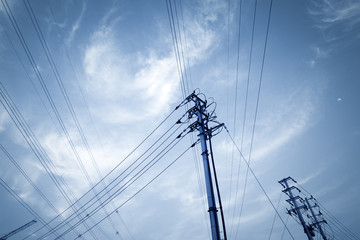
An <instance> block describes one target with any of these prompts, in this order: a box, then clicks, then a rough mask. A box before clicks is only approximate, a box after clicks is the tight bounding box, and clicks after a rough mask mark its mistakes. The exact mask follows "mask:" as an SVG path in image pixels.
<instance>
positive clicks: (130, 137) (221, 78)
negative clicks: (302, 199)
mask: <svg viewBox="0 0 360 240" xmlns="http://www.w3.org/2000/svg"><path fill="white" fill-rule="evenodd" d="M7 3H8V7H9V9H10V10H11V12H12V14H13V16H14V18H15V20H16V22H17V25H18V27H19V29H20V31H21V34H22V36H23V41H24V42H23V43H26V46H27V48H28V51H29V52H26V51H25V50H24V47H23V46H22V44H21V41H20V38H19V36H18V35H17V33H16V31H15V30H14V27H13V26H12V24H11V21H10V18H9V16H8V15H7V12H6V10H5V7H4V4H5V6H6V2H5V0H3V1H2V3H1V4H0V23H1V28H0V39H1V41H0V76H1V78H0V82H1V84H2V88H1V91H2V94H3V95H4V92H5V91H6V92H7V93H8V97H10V98H11V99H12V101H13V102H14V104H15V105H14V106H16V108H17V109H18V111H19V113H21V115H22V117H23V120H24V121H25V122H26V124H28V126H29V128H28V129H31V131H32V132H33V136H35V137H36V139H37V141H38V143H39V144H38V145H37V147H35V148H37V149H42V150H43V151H44V152H46V154H47V156H48V158H47V159H50V160H51V163H52V164H53V166H55V168H56V169H57V173H56V176H61V177H62V178H63V180H64V181H65V182H66V183H67V185H68V186H69V188H68V190H66V191H67V193H69V189H71V191H72V192H73V194H74V198H72V197H71V196H70V199H72V201H75V199H77V198H79V197H80V196H82V195H83V194H84V193H85V192H86V191H88V190H89V189H90V188H91V184H96V183H97V182H98V181H99V179H100V178H101V177H102V176H105V175H106V174H107V173H108V172H109V171H110V170H111V169H113V168H114V167H115V166H116V165H117V164H118V163H119V162H120V161H121V160H122V159H124V158H125V157H126V156H127V154H129V153H130V152H131V151H132V149H134V147H135V146H137V144H139V143H140V142H141V141H142V139H144V138H145V137H146V136H147V135H148V134H149V133H150V132H151V131H152V130H153V129H155V128H156V126H157V125H158V124H159V123H160V122H161V121H162V120H163V119H164V118H165V117H166V116H168V114H169V113H170V112H171V111H172V110H173V109H174V108H175V107H176V106H177V105H178V104H179V103H180V102H181V101H182V100H183V97H184V96H183V95H184V94H185V95H188V94H190V93H191V92H192V91H193V90H194V89H197V88H199V89H200V91H201V92H202V93H204V94H205V95H206V96H207V98H208V99H209V101H212V100H211V98H213V99H214V101H215V102H216V103H217V107H216V115H217V117H218V121H219V122H224V123H225V124H226V126H227V128H228V129H229V132H230V133H231V134H232V136H233V137H234V139H235V142H236V143H237V145H238V146H241V150H242V152H243V155H244V156H245V158H247V160H248V159H249V156H250V160H251V167H252V169H253V171H254V172H255V174H256V176H257V178H258V179H259V181H260V182H261V183H262V186H263V187H264V189H265V190H266V192H267V194H268V196H269V197H270V199H271V201H272V202H273V204H274V205H275V206H276V205H277V203H278V201H279V197H280V195H281V190H282V187H281V185H280V184H278V181H279V180H281V179H282V178H284V177H287V176H292V177H293V178H294V179H296V180H297V181H298V183H300V185H301V186H303V187H304V188H305V189H306V190H307V191H309V192H310V193H311V194H312V195H313V196H314V197H315V198H317V200H318V201H319V202H320V203H321V204H322V205H323V206H324V207H326V209H327V210H328V211H329V212H331V214H333V215H334V216H336V218H337V219H338V220H340V221H341V222H342V223H343V224H344V225H345V226H346V227H347V228H348V229H350V230H351V231H352V232H353V233H354V234H356V235H357V236H360V231H359V229H358V222H359V219H358V215H359V214H360V208H359V205H358V199H359V197H360V195H359V191H358V190H359V186H360V180H359V178H358V170H359V168H360V165H359V157H360V149H359V146H358V144H359V142H360V124H359V123H360V113H359V111H358V109H359V103H360V99H359V94H358V92H359V90H360V83H359V76H360V70H359V69H360V68H359V62H360V61H359V60H360V59H359V53H360V44H359V38H360V34H359V32H360V31H359V29H360V3H359V2H358V1H356V0H343V1H335V0H320V1H312V0H307V1H280V0H274V1H273V3H272V11H271V17H270V25H269V32H268V36H267V42H266V52H265V58H264V65H263V71H261V69H262V60H263V53H264V44H265V39H266V30H267V20H268V14H269V8H270V1H263V0H261V1H257V5H256V15H255V18H254V9H255V2H254V1H242V2H241V25H240V34H239V12H240V1H232V0H230V1H220V0H219V1H217V0H207V1H171V4H172V5H171V6H172V9H173V11H174V14H175V4H176V11H177V13H178V20H179V27H178V28H177V34H178V37H181V39H182V42H181V43H182V44H181V46H180V47H182V48H181V49H182V51H181V56H182V57H183V59H184V62H182V66H185V70H186V72H185V71H183V72H182V74H183V76H185V74H186V78H185V84H186V85H187V86H188V87H187V89H186V91H185V92H184V91H182V88H181V80H180V77H179V71H178V66H179V65H178V64H177V61H176V55H175V52H174V45H173V39H172V32H171V28H170V22H169V16H168V12H167V2H166V1H101V3H100V2H95V1H61V2H60V1H45V0H39V1H24V2H23V1H7ZM8 7H6V9H7V10H8V11H9V9H8ZM27 10H29V11H27ZM31 11H32V12H33V14H34V15H31V14H30V13H31ZM34 16H35V17H36V21H37V23H38V28H37V27H36V28H35V26H37V25H36V24H35V22H36V21H35V18H34ZM174 16H175V15H174ZM253 19H255V25H253ZM32 21H34V24H33V22H32ZM253 26H254V27H253ZM253 29H254V32H252V30H253ZM40 31H41V34H40V36H42V37H40V38H39V36H38V35H37V32H38V33H40ZM179 31H180V32H179ZM18 33H19V32H18ZM179 34H180V35H179ZM239 36H240V40H239ZM43 39H44V40H45V42H43V45H42V44H41V42H40V41H42V40H43ZM238 43H240V45H239V46H240V47H239V48H238ZM45 45H46V47H44V46H45ZM46 49H48V50H46ZM238 50H239V51H238ZM29 53H30V54H29ZM238 53H239V55H238ZM250 53H251V54H250ZM30 55H31V57H30V58H31V59H33V60H31V61H33V65H31V63H30V60H29V56H30ZM50 55H51V59H52V60H51V61H48V57H49V56H50ZM52 63H54V64H52ZM34 68H35V70H36V71H34ZM261 73H262V74H261ZM39 76H40V77H39ZM260 82H261V88H260V90H261V91H260V95H259V101H258V107H256V106H257V99H258V89H259V83H260ZM247 83H249V85H247ZM247 89H248V91H246V90H247ZM64 93H66V94H64ZM3 95H0V100H1V101H2V105H0V144H1V145H2V149H5V150H6V152H7V153H8V154H9V155H11V156H12V158H13V160H14V161H15V162H16V163H17V164H18V166H19V167H20V168H21V169H23V170H24V172H25V174H26V175H27V176H28V177H29V179H31V181H32V182H33V183H34V185H35V186H37V187H38V189H40V191H41V192H42V193H43V194H44V195H45V196H46V197H47V199H48V200H49V202H51V204H53V206H54V208H52V207H51V206H49V204H48V203H46V201H45V200H44V199H43V198H42V197H41V196H40V195H39V193H38V191H36V190H35V189H34V188H33V186H32V185H31V184H30V183H29V181H28V180H27V179H26V178H25V177H24V176H23V174H21V172H20V171H19V169H18V168H16V167H15V165H14V163H12V162H11V160H10V159H9V156H7V155H6V154H5V152H4V151H3V150H1V151H0V159H1V160H0V163H1V167H0V177H1V179H2V180H3V181H4V182H5V183H6V184H7V185H8V186H9V187H10V188H11V189H13V191H14V192H16V194H18V195H19V196H20V197H21V199H22V200H23V201H24V202H26V204H28V206H30V207H31V208H32V209H33V210H34V211H35V212H36V213H37V214H38V215H39V216H41V217H42V218H43V219H44V221H49V220H51V219H52V218H53V217H54V216H56V211H58V212H61V211H63V210H64V209H66V208H67V207H68V206H69V203H68V202H67V201H66V200H65V198H64V197H63V196H62V195H61V193H60V192H59V191H58V189H57V188H56V186H55V184H54V183H53V181H52V180H51V179H50V177H49V175H48V174H47V172H46V170H45V169H44V167H43V166H42V164H41V163H40V161H39V159H38V158H37V156H36V155H35V153H34V151H33V150H32V149H31V148H30V146H29V144H28V143H27V141H26V138H25V137H24V136H23V135H22V134H21V132H20V131H19V129H18V128H17V126H16V124H15V123H16V121H17V120H16V119H13V118H12V117H14V116H13V115H11V114H10V115H9V113H8V112H7V111H6V106H7V102H6V101H5V98H4V96H3ZM235 96H237V97H235ZM246 96H247V97H246ZM245 99H247V101H245ZM245 109H246V112H245ZM256 109H257V110H256ZM184 113H185V108H184V107H182V108H180V109H179V110H177V111H176V113H175V115H172V117H171V118H170V119H169V120H168V121H167V122H166V123H165V125H164V126H163V127H162V128H160V129H159V131H158V132H156V133H155V135H154V136H152V137H151V138H150V139H149V140H148V141H147V142H146V143H145V145H144V146H142V147H141V148H140V149H138V150H137V151H136V152H135V153H134V155H132V157H131V158H129V159H127V160H126V161H125V162H124V164H123V165H121V167H120V168H119V169H117V171H115V172H114V173H113V175H110V177H109V179H113V178H115V176H117V175H118V174H120V172H121V171H123V170H124V169H125V168H126V166H129V165H130V163H132V162H133V161H135V159H136V157H139V156H141V153H142V152H144V151H145V149H146V147H148V146H150V145H151V144H152V143H153V142H155V141H156V140H157V139H158V138H159V137H160V136H161V134H162V133H163V132H164V131H165V130H166V129H167V128H168V127H169V126H170V125H171V124H172V123H174V122H175V121H176V120H177V119H178V118H180V117H181V116H182V115H183V114H184ZM255 115H256V122H255V128H254V119H255ZM64 129H65V130H64ZM253 129H255V131H254V135H252V133H253ZM180 130H182V129H180ZM25 136H26V134H25ZM31 139H34V138H31ZM28 140H29V139H28ZM191 143H192V138H190V137H188V136H186V137H185V138H184V140H182V141H181V142H180V143H179V144H178V145H176V147H174V149H173V150H172V151H171V152H169V153H168V154H167V155H166V156H165V157H164V159H162V160H161V161H159V163H157V164H156V165H154V167H153V168H151V169H150V170H149V171H148V172H147V173H146V174H144V175H143V176H142V178H140V179H139V181H137V182H135V183H134V184H132V185H131V187H129V188H128V189H126V191H124V192H122V193H121V194H120V195H119V196H118V197H116V198H115V199H114V200H113V201H112V202H111V203H110V204H108V205H107V206H106V208H105V209H106V210H105V211H107V212H111V211H113V210H114V209H115V208H116V207H118V206H120V205H122V204H123V203H124V202H125V201H126V200H127V199H129V197H130V196H132V195H133V194H134V193H135V192H137V191H138V190H139V189H141V187H142V186H144V185H145V184H146V183H147V182H149V181H150V180H151V179H152V178H153V177H154V176H156V175H157V174H158V173H159V172H160V171H161V170H163V169H164V168H165V167H166V166H167V165H168V164H169V163H170V162H171V161H173V160H174V159H176V157H177V156H179V154H181V152H182V151H184V150H185V149H186V148H188V147H189V146H190V145H191ZM213 145H214V154H215V161H216V166H217V172H218V178H219V183H220V188H221V194H222V199H223V204H224V212H225V220H226V223H227V230H228V237H229V239H240V237H241V238H244V239H245V238H246V239H269V238H270V231H271V226H272V221H273V219H274V215H275V211H274V209H273V208H272V207H271V205H270V203H269V201H268V199H267V198H266V197H265V195H264V193H263V192H262V191H261V189H260V187H259V185H258V183H257V182H256V181H255V179H254V177H253V176H252V175H251V174H249V176H248V180H247V185H246V191H245V197H243V194H244V184H245V181H246V180H245V178H246V166H245V164H244V162H242V163H241V164H240V162H241V159H240V156H239V153H238V152H237V151H236V150H234V146H233V144H232V142H231V141H230V139H229V137H228V135H227V133H226V131H224V130H223V131H222V132H221V133H220V134H218V135H217V136H215V137H214V139H213ZM39 146H41V147H39ZM197 147H199V146H197ZM193 153H194V154H195V156H197V157H194V155H193ZM201 164H202V163H201V161H200V149H199V148H197V150H196V151H195V152H191V151H189V152H186V154H185V155H184V156H183V157H181V158H180V159H179V160H178V161H177V162H176V163H175V164H174V165H172V166H171V167H170V168H169V169H168V170H166V171H165V172H164V173H163V174H162V175H161V176H159V178H157V179H156V180H155V181H154V182H152V184H150V185H149V186H148V187H147V188H145V190H144V191H142V192H141V193H139V194H138V195H136V196H135V197H134V198H132V199H131V200H130V201H129V202H127V203H126V204H125V205H123V206H122V207H121V208H119V210H118V212H117V213H114V214H113V215H112V216H111V217H110V219H111V220H108V219H106V220H105V221H104V222H102V223H100V224H99V226H98V227H95V228H94V231H93V234H94V235H95V236H96V237H97V238H98V239H107V238H109V236H110V239H116V238H119V239H184V238H189V239H207V238H209V237H210V235H209V234H210V232H209V220H208V217H207V206H206V198H205V195H204V185H203V184H204V183H203V170H202V165H201ZM82 168H83V169H85V170H86V173H84V172H83V171H82ZM86 175H87V176H88V178H89V179H90V181H88V180H87V177H86ZM109 179H108V180H106V181H105V184H109V183H110V180H109ZM61 185H63V184H61ZM102 186H103V185H99V186H97V188H96V189H97V190H98V191H100V190H101V189H102ZM0 192H1V194H0V201H1V203H2V204H1V207H0V211H1V218H0V234H5V233H7V232H10V231H11V230H13V229H15V228H17V227H19V226H21V225H23V224H25V223H26V222H29V221H31V220H32V219H34V218H35V217H34V216H33V215H31V214H30V213H29V212H28V211H27V210H26V209H25V208H24V207H23V206H22V205H21V204H20V203H19V202H18V201H16V200H15V199H14V198H13V197H12V196H11V195H10V194H9V193H8V192H7V191H6V190H5V189H4V188H3V187H1V188H0ZM303 193H304V191H303V192H302V194H303ZM91 194H94V193H93V192H92V193H90V195H91ZM91 196H92V195H91ZM86 198H88V196H87V197H86ZM243 200H244V202H243V209H242V211H240V206H241V203H242V201H243ZM84 202H85V200H84V201H83V202H82V201H80V205H79V206H81V204H83V203H84ZM285 208H289V206H288V204H287V203H286V202H285V195H284V194H282V197H281V200H280V204H279V207H278V211H279V213H280V216H281V217H282V218H283V220H284V221H286V218H287V215H286V214H285ZM105 211H99V212H98V213H97V214H95V215H94V216H93V217H92V218H91V220H87V221H86V223H87V224H88V226H90V227H91V226H93V225H94V224H95V223H97V222H98V221H100V219H101V218H102V217H103V216H105V214H106V212H105ZM240 212H241V213H240ZM70 214H71V212H70V211H68V212H66V213H65V214H64V217H67V216H69V215H70ZM56 221H57V222H56V223H58V222H59V221H58V220H56ZM52 224H53V225H51V226H55V225H56V224H55V223H52ZM329 225H331V224H329ZM41 226H42V225H41V223H40V222H38V223H36V224H35V225H33V226H31V227H29V228H28V229H26V230H24V231H22V232H21V233H18V235H17V237H16V238H15V237H14V239H22V238H24V237H26V236H27V235H28V234H30V233H32V232H33V231H35V230H36V229H38V228H40V227H41ZM288 228H289V229H290V231H291V233H292V235H293V237H294V239H304V233H303V232H302V230H301V227H300V226H299V225H298V224H297V223H296V221H295V220H294V219H292V218H290V219H288ZM283 229H284V226H283V224H282V223H281V221H280V220H279V218H276V221H275V224H274V229H273V231H272V233H271V239H281V236H282V234H283ZM65 230H66V229H65V227H64V228H63V229H61V230H59V234H60V233H61V232H62V231H65ZM77 231H78V233H82V232H85V231H86V227H85V226H84V225H83V224H81V225H80V226H79V227H78V228H77ZM116 231H118V232H119V234H118V235H116V234H115V233H116ZM336 231H337V230H336V229H335V235H336V234H337V232H336ZM103 232H105V234H104V233H103ZM43 233H45V230H44V229H42V230H41V231H39V232H38V233H36V235H34V236H32V237H31V238H30V239H38V238H39V237H40V236H41V235H42V234H43ZM78 233H75V232H74V231H73V232H70V233H68V234H67V235H65V236H64V239H74V238H75V237H76V236H77V234H78ZM54 238H55V235H51V236H50V237H49V238H48V239H54ZM83 238H84V239H93V235H91V234H90V233H89V232H87V233H85V235H84V237H83ZM284 239H291V237H290V235H289V234H288V233H286V232H285V235H284Z"/></svg>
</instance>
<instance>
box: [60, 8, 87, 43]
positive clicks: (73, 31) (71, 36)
mask: <svg viewBox="0 0 360 240" xmlns="http://www.w3.org/2000/svg"><path fill="white" fill-rule="evenodd" d="M85 11H86V3H85V1H84V2H83V6H82V8H81V12H80V15H79V17H78V18H77V19H76V21H75V23H74V24H73V25H72V27H71V31H70V33H69V36H68V37H67V39H66V40H65V42H66V44H67V45H70V44H71V42H72V41H73V39H74V37H75V34H76V32H77V30H78V29H79V28H80V23H81V21H82V19H83V17H84V14H85Z"/></svg>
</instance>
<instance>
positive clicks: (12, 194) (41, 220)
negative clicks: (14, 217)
mask: <svg viewBox="0 0 360 240" xmlns="http://www.w3.org/2000/svg"><path fill="white" fill-rule="evenodd" d="M0 184H1V185H2V186H3V187H4V189H5V190H6V191H7V192H8V193H10V194H11V196H12V197H13V198H15V199H16V201H18V202H19V203H20V204H21V205H22V206H23V207H24V208H25V209H26V210H28V212H30V214H31V215H33V216H34V217H35V218H36V219H38V220H39V221H40V222H41V223H42V224H43V225H45V224H46V222H45V221H44V219H43V218H42V217H41V216H40V215H39V214H38V213H37V212H36V211H35V210H33V209H32V208H31V207H30V206H29V205H28V204H27V203H26V202H25V201H24V200H23V199H22V198H21V197H20V196H19V195H18V194H17V193H16V192H15V191H14V190H13V189H12V188H11V187H10V186H9V185H8V184H7V183H6V182H5V181H4V180H3V179H2V178H1V177H0ZM54 234H55V236H60V235H59V234H58V233H57V232H55V233H54ZM61 239H63V238H61Z"/></svg>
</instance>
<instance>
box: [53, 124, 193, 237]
mask: <svg viewBox="0 0 360 240" xmlns="http://www.w3.org/2000/svg"><path fill="white" fill-rule="evenodd" d="M185 130H186V129H185ZM183 133H185V131H183ZM187 133H189V131H188V132H187ZM179 136H180V137H179V138H178V137H177V138H175V139H174V140H177V139H178V140H177V142H175V141H172V142H171V143H170V144H169V145H168V146H166V147H165V148H164V149H163V150H161V151H160V152H159V153H158V154H157V155H156V156H155V157H154V158H153V159H152V160H151V161H150V162H148V163H147V164H146V165H145V166H144V167H142V168H141V169H140V171H138V172H137V173H136V174H135V175H134V176H133V177H131V178H130V179H128V180H127V182H126V183H124V184H123V185H122V186H121V187H120V188H119V189H117V190H116V191H115V192H114V193H112V194H111V195H110V198H108V199H106V200H105V201H104V204H107V203H108V202H109V201H111V200H112V199H114V198H115V197H117V196H118V195H119V194H121V193H122V192H124V191H125V190H126V189H127V188H128V187H129V186H131V185H132V184H133V183H134V182H135V181H136V180H138V179H139V178H140V177H141V176H143V175H144V174H145V173H146V172H147V171H148V170H149V169H150V168H151V167H153V166H154V165H155V164H156V163H157V162H158V161H160V160H161V159H162V158H163V157H164V156H165V155H166V154H167V153H168V152H169V151H170V150H171V149H173V148H174V147H175V146H176V145H177V144H178V143H179V142H180V141H181V140H182V139H183V138H184V137H185V136H186V134H183V135H182V136H181V135H179ZM174 142H175V143H174ZM173 143H174V144H173ZM171 144H173V145H172V146H171ZM145 160H146V159H144V161H145ZM144 161H142V162H141V163H140V164H139V165H138V166H137V167H139V166H140V165H141V164H142V163H143V162H144ZM137 167H136V168H137ZM136 168H134V169H133V170H132V171H131V172H129V173H128V174H127V175H126V176H124V177H123V180H125V179H126V178H127V177H129V175H130V174H131V173H132V172H133V171H134V170H135V169H136ZM92 205H93V204H92ZM92 205H90V206H88V207H87V208H86V209H88V208H90V207H91V206H92ZM101 207H102V206H97V207H95V209H93V210H91V211H90V212H89V214H88V215H87V216H86V217H85V218H84V219H82V220H81V221H78V222H77V223H75V224H73V227H76V226H78V225H79V224H81V223H82V222H83V221H85V220H86V219H87V218H88V217H90V216H91V215H93V214H95V213H96V212H97V211H99V210H100V209H101ZM86 209H85V210H86ZM85 210H84V211H85ZM71 230H72V229H68V230H66V231H64V232H63V233H62V234H61V235H60V236H64V235H65V234H67V233H68V232H69V231H71Z"/></svg>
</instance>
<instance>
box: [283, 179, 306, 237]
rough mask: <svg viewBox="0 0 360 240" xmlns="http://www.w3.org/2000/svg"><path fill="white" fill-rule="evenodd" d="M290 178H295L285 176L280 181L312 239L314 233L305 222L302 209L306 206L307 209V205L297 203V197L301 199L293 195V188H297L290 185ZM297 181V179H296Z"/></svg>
mask: <svg viewBox="0 0 360 240" xmlns="http://www.w3.org/2000/svg"><path fill="white" fill-rule="evenodd" d="M288 180H293V181H294V179H292V178H291V177H287V178H284V179H283V180H280V181H279V183H280V184H281V185H282V186H283V187H284V188H285V189H284V190H283V192H284V193H289V194H288V196H289V197H290V199H289V201H291V202H292V205H293V209H292V210H293V211H295V214H296V215H297V216H298V218H299V220H300V222H301V225H302V226H303V228H304V232H305V233H306V235H307V237H308V239H309V240H312V239H313V237H312V234H311V233H310V231H309V229H308V226H307V225H306V223H305V220H304V218H303V216H302V214H301V211H300V209H302V208H304V209H306V206H305V205H301V206H298V203H297V201H296V200H297V199H300V197H299V196H295V197H294V195H293V193H292V190H293V189H296V187H294V186H293V187H289V184H288V182H287V181H288ZM294 182H295V181H294ZM289 214H290V211H289Z"/></svg>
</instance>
